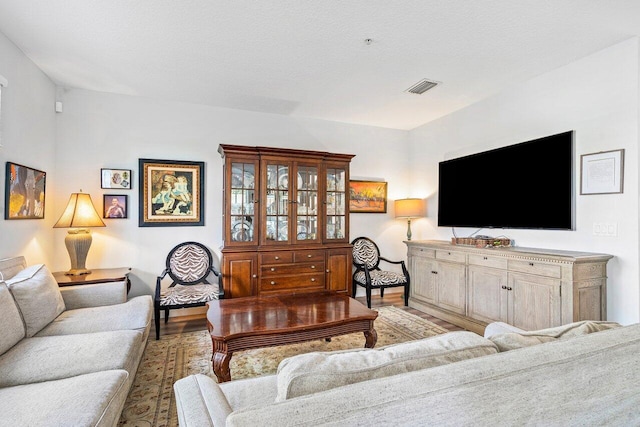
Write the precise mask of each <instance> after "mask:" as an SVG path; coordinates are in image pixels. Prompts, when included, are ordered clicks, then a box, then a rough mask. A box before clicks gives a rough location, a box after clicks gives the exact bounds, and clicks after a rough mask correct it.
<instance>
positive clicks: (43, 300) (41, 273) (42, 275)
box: [6, 264, 65, 337]
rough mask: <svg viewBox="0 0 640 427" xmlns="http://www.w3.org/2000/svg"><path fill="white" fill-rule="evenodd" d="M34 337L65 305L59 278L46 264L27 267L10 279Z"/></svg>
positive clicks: (13, 292)
mask: <svg viewBox="0 0 640 427" xmlns="http://www.w3.org/2000/svg"><path fill="white" fill-rule="evenodd" d="M6 282H7V285H8V286H9V290H10V291H11V294H12V295H13V298H14V299H15V300H16V303H17V304H18V307H19V308H20V313H21V314H22V319H23V320H24V323H25V326H26V328H27V337H32V336H34V335H35V334H36V333H38V331H40V330H41V329H42V328H44V327H45V326H47V325H48V324H49V323H51V322H52V321H53V319H55V318H56V317H58V316H59V315H60V313H62V312H63V311H64V309H65V306H64V300H63V299H62V295H60V288H59V287H58V283H57V282H56V279H55V278H54V277H53V275H52V274H51V272H50V271H49V270H48V269H47V267H46V266H45V265H44V264H36V265H32V266H30V267H27V268H25V269H24V270H22V271H20V272H19V273H18V274H16V275H15V276H13V277H12V278H11V279H8V280H6Z"/></svg>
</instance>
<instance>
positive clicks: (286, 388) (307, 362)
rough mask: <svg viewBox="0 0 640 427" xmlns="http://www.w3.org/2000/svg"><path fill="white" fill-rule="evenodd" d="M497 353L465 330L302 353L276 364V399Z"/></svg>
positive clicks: (489, 343)
mask: <svg viewBox="0 0 640 427" xmlns="http://www.w3.org/2000/svg"><path fill="white" fill-rule="evenodd" d="M497 352H498V350H497V348H496V346H495V345H494V344H493V343H492V342H491V341H489V340H487V339H485V338H483V337H481V336H479V335H476V334H474V333H472V332H466V331H464V332H449V333H447V334H443V335H437V336H435V337H431V338H425V339H422V340H416V341H409V342H405V343H401V344H394V345H390V346H386V347H381V348H380V349H358V350H342V351H334V352H316V353H307V354H301V355H298V356H293V357H290V358H287V359H284V360H283V361H282V362H280V365H278V376H277V378H278V379H277V383H278V394H277V397H276V401H277V402H278V401H283V400H286V399H291V398H294V397H297V396H303V395H307V394H311V393H317V392H319V391H324V390H329V389H332V388H335V387H340V386H343V385H347V384H352V383H357V382H361V381H367V380H370V379H374V378H382V377H387V376H391V375H397V374H401V373H404V372H411V371H416V370H419V369H425V368H430V367H434V366H439V365H444V364H447V363H453V362H457V361H459V360H463V359H471V358H473V357H478V356H484V355H487V354H494V353H497Z"/></svg>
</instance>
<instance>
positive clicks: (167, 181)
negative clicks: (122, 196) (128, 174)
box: [138, 159, 204, 227]
mask: <svg viewBox="0 0 640 427" xmlns="http://www.w3.org/2000/svg"><path fill="white" fill-rule="evenodd" d="M138 164H139V167H140V169H139V171H138V174H139V184H140V189H139V192H140V201H139V206H138V210H139V218H138V226H140V227H173V226H189V225H191V226H198V225H204V162H187V161H179V160H152V159H139V160H138Z"/></svg>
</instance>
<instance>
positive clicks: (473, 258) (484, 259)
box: [469, 254, 507, 270]
mask: <svg viewBox="0 0 640 427" xmlns="http://www.w3.org/2000/svg"><path fill="white" fill-rule="evenodd" d="M469 264H471V265H481V266H483V267H493V268H500V269H503V270H506V269H507V260H506V259H504V258H498V257H492V256H487V255H476V254H469Z"/></svg>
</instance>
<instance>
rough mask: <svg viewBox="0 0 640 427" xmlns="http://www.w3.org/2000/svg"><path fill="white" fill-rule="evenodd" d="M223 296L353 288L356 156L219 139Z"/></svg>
mask: <svg viewBox="0 0 640 427" xmlns="http://www.w3.org/2000/svg"><path fill="white" fill-rule="evenodd" d="M218 152H219V153H220V155H221V156H222V158H223V159H224V193H223V221H222V224H223V228H224V229H223V234H222V235H223V239H224V242H223V246H222V260H221V263H220V264H221V271H222V276H223V283H224V291H225V298H237V297H243V296H250V295H278V294H286V293H299V292H314V291H322V290H334V291H338V292H345V293H349V292H350V288H351V286H350V283H351V245H350V244H349V164H350V162H351V159H352V158H353V157H354V156H353V155H351V154H334V153H326V152H321V151H308V150H294V149H283V148H271V147H247V146H237V145H227V144H221V145H220V146H219V147H218Z"/></svg>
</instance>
